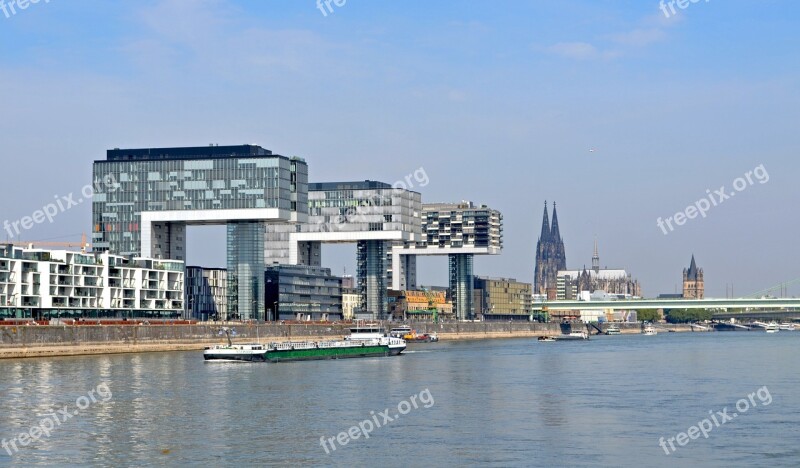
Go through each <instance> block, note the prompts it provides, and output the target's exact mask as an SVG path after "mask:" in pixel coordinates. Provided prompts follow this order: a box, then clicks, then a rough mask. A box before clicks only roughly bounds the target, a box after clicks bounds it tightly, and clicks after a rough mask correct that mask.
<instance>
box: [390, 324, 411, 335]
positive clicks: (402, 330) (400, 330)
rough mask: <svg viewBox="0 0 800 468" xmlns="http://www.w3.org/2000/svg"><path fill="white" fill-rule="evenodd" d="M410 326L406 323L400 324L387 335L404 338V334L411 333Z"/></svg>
mask: <svg viewBox="0 0 800 468" xmlns="http://www.w3.org/2000/svg"><path fill="white" fill-rule="evenodd" d="M412 331H413V330H411V327H409V326H408V325H400V326H399V327H394V328H392V329H391V330H390V331H389V336H393V337H395V338H404V337H405V336H406V335H408V334H409V333H411V332H412Z"/></svg>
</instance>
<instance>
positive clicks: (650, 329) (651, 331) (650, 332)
mask: <svg viewBox="0 0 800 468" xmlns="http://www.w3.org/2000/svg"><path fill="white" fill-rule="evenodd" d="M642 333H644V335H645V336H654V335H657V334H658V332H657V331H656V327H654V326H652V325H649V324H648V325H646V326H645V327H644V331H643V332H642Z"/></svg>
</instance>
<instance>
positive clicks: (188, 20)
mask: <svg viewBox="0 0 800 468" xmlns="http://www.w3.org/2000/svg"><path fill="white" fill-rule="evenodd" d="M5 1H6V3H8V2H9V0H5ZM331 6H332V7H333V9H334V11H333V12H331V13H328V15H327V16H323V14H322V13H321V12H320V10H318V9H317V6H316V3H315V1H314V0H291V1H288V0H287V1H226V0H163V1H155V0H139V1H131V2H108V1H105V0H103V1H100V0H68V1H67V0H50V2H49V3H44V1H41V2H39V3H38V4H31V5H29V6H28V8H27V9H25V10H19V9H17V10H16V14H10V15H9V17H6V15H4V14H3V12H2V11H0V44H2V49H0V83H2V85H1V86H0V118H2V122H3V123H2V130H0V148H2V150H1V151H2V164H0V175H1V176H2V179H0V180H2V195H3V196H2V200H3V201H2V205H1V206H2V209H1V210H0V222H2V221H3V220H6V219H8V220H12V221H13V220H18V219H20V218H21V217H23V216H26V215H30V214H31V213H32V212H33V211H34V210H36V209H39V208H40V207H42V206H43V205H45V204H47V203H50V201H52V200H53V198H54V196H65V195H67V194H69V193H70V192H75V193H77V192H79V191H80V190H81V187H83V186H84V185H85V184H86V183H88V182H89V181H90V178H91V171H92V168H91V162H92V161H93V160H95V159H102V158H104V157H105V150H106V149H108V148H113V147H148V146H151V147H152V146H189V145H206V144H209V143H219V144H221V145H222V144H242V143H255V144H259V145H261V146H264V147H265V148H269V149H271V150H273V151H275V152H277V153H280V154H285V155H289V156H291V155H297V156H301V157H304V158H306V160H307V161H308V162H309V164H310V171H311V179H312V181H330V180H343V179H347V180H363V179H374V180H383V181H386V182H390V183H391V182H394V181H396V180H398V179H401V178H403V177H405V176H406V175H408V174H409V173H411V172H412V171H414V170H416V169H418V168H420V167H424V168H425V171H426V172H427V174H428V176H429V178H430V184H429V185H428V186H427V187H424V188H423V189H421V191H422V193H423V200H424V201H428V202H432V201H459V200H462V199H469V200H474V201H475V202H478V203H486V204H489V205H490V206H492V207H494V208H497V209H499V210H501V211H502V212H503V214H504V216H505V250H504V253H503V255H502V256H500V257H492V258H481V259H479V260H478V261H477V262H476V273H478V274H483V275H492V276H507V277H508V276H510V277H516V278H517V279H520V280H524V281H529V282H530V281H532V280H533V265H534V248H535V242H536V237H537V236H538V233H539V227H540V223H541V216H542V204H543V202H544V200H545V199H546V200H548V201H552V200H556V201H557V202H558V206H559V221H560V224H561V232H562V234H563V236H564V240H565V242H566V248H567V263H568V266H569V267H570V268H580V267H582V266H583V265H584V264H586V265H589V264H590V263H591V255H592V244H593V238H594V237H595V236H597V238H598V241H599V244H600V256H601V263H602V264H603V265H608V266H609V267H621V268H626V269H628V270H629V271H631V272H632V273H633V274H634V276H636V277H638V278H639V279H640V280H641V282H642V284H643V286H644V291H645V293H646V294H647V295H655V294H657V293H659V292H672V291H673V290H674V288H675V287H676V285H678V284H679V283H680V280H681V271H682V269H683V268H684V267H686V266H688V263H689V259H690V257H691V255H692V253H694V254H695V255H696V257H697V260H698V263H699V265H700V266H701V267H703V268H705V274H706V289H707V291H708V293H710V294H711V295H715V296H724V295H725V291H726V284H730V283H733V284H734V288H735V292H736V293H737V295H738V294H744V293H751V292H755V291H757V290H760V289H762V288H765V287H769V286H773V285H775V284H777V283H779V282H781V281H786V280H790V279H793V278H797V277H800V268H798V266H799V265H800V255H799V254H798V249H797V238H798V230H800V222H798V206H797V204H798V175H800V162H798V155H800V151H799V150H800V142H799V141H798V139H799V138H800V131H799V130H800V54H799V53H798V47H799V46H800V33H798V27H797V25H798V21H799V20H800V4H799V3H797V2H796V1H790V0H783V1H779V0H764V1H758V2H754V1H749V0H747V1H746V0H725V1H711V2H700V3H695V4H690V5H689V6H688V8H686V9H685V10H682V11H681V10H677V13H678V14H676V15H673V16H671V17H670V18H666V16H665V15H664V14H663V13H662V12H661V10H660V9H659V3H658V1H657V0H635V1H633V0H631V1H616V0H615V1H611V0H607V1H604V0H558V1H474V0H465V1H436V2H432V1H408V0H406V1H375V0H372V1H369V2H367V1H363V0H361V1H359V0H347V2H346V3H345V4H344V6H341V7H336V6H334V5H333V4H331ZM591 149H594V151H590V150H591ZM761 165H763V168H764V170H765V171H766V173H768V174H769V181H768V182H766V183H763V184H762V183H760V181H759V179H756V178H755V177H753V176H751V180H753V182H754V183H753V185H751V186H748V187H747V188H746V189H744V190H743V191H741V192H739V193H737V194H736V196H735V197H733V198H730V199H727V200H725V201H724V203H722V204H720V205H719V206H716V207H712V208H711V209H710V210H709V211H708V213H707V217H706V218H702V217H697V218H695V219H691V220H688V222H686V223H685V224H684V225H682V226H674V227H675V230H674V232H669V231H668V232H669V234H668V235H665V234H664V233H663V231H662V229H661V228H659V227H658V225H657V222H656V220H657V219H658V218H659V217H662V218H667V217H669V216H674V215H675V213H676V212H678V211H683V210H685V208H686V207H687V206H688V205H690V204H694V203H695V202H697V201H698V200H699V199H701V198H703V197H706V196H707V194H706V190H707V189H710V190H711V191H712V192H713V191H715V190H718V189H719V188H720V187H721V186H726V187H727V190H728V191H729V192H732V191H733V189H732V186H733V183H734V180H735V179H736V178H737V177H740V176H743V175H744V174H745V173H746V172H748V171H752V170H754V168H756V167H758V166H761ZM762 174H763V171H762ZM760 180H764V179H760ZM690 214H691V213H690ZM90 231H91V205H90V204H89V203H84V204H82V205H80V206H77V207H73V208H71V209H70V210H68V211H67V212H65V213H62V214H59V215H58V217H57V218H56V219H55V222H53V223H52V224H51V223H43V224H40V225H37V226H35V227H34V228H33V229H31V230H30V231H27V232H26V233H25V237H26V238H27V239H47V238H55V237H65V236H66V237H71V238H72V239H76V240H77V239H79V237H80V233H81V232H87V233H89V232H90ZM192 234H193V236H192V240H191V244H190V248H193V249H194V250H193V251H192V253H191V254H190V261H191V262H192V263H196V264H206V265H219V264H223V263H224V244H223V237H222V235H221V234H220V231H219V230H218V229H211V230H210V231H209V230H207V229H206V230H203V229H194V230H192ZM2 237H3V238H5V233H3V236H2ZM325 254H326V260H327V261H326V262H325V263H326V266H329V267H331V268H334V270H335V271H336V272H337V273H341V270H342V267H343V266H345V265H349V266H348V270H349V271H351V272H352V268H353V265H354V259H353V257H354V255H355V249H354V248H349V247H348V248H342V247H336V248H326V249H325ZM420 270H421V271H420V274H421V278H422V280H423V282H425V283H431V282H435V283H438V284H446V281H447V280H446V261H444V260H443V259H440V260H436V261H425V262H422V263H421V268H420ZM790 292H791V293H792V294H800V287H793V288H791V289H790Z"/></svg>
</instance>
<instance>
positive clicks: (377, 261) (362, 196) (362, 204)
mask: <svg viewBox="0 0 800 468" xmlns="http://www.w3.org/2000/svg"><path fill="white" fill-rule="evenodd" d="M308 190H309V191H308V220H307V222H305V223H300V224H294V225H292V224H284V225H280V224H269V225H267V227H266V228H267V235H266V242H265V252H266V261H267V264H271V263H278V264H288V265H292V264H299V265H310V266H321V265H322V258H321V256H322V247H321V246H322V244H324V243H354V244H357V269H358V272H357V273H358V276H357V280H356V288H357V290H358V293H359V295H360V297H361V299H360V301H359V309H360V310H361V312H362V313H363V314H368V313H369V314H371V315H372V316H373V317H375V318H385V317H387V315H388V301H387V289H388V286H389V284H390V282H389V277H390V276H389V275H390V273H391V268H390V267H389V265H390V260H391V258H390V257H389V255H390V251H391V243H392V242H404V241H414V240H416V239H417V238H418V237H419V235H420V233H421V217H420V214H421V212H422V196H421V195H420V194H419V193H417V192H412V191H409V190H405V189H400V188H394V187H392V185H390V184H387V183H384V182H377V181H371V180H366V181H360V182H322V183H311V184H309V185H308Z"/></svg>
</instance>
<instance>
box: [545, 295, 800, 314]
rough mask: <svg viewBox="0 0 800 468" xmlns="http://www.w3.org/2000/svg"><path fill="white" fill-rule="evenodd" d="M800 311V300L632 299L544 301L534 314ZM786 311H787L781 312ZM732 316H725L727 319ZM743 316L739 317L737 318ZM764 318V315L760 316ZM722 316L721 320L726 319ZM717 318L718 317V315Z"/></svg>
mask: <svg viewBox="0 0 800 468" xmlns="http://www.w3.org/2000/svg"><path fill="white" fill-rule="evenodd" d="M792 308H797V309H799V310H800V298H764V299H753V298H736V299H631V300H619V301H545V302H535V303H534V304H533V312H534V313H537V312H548V313H552V312H555V311H571V310H643V309H668V310H669V309H710V310H721V311H727V310H728V309H749V310H753V309H757V310H771V311H773V312H774V311H775V310H776V309H792ZM780 312H785V311H780ZM732 314H733V313H732V312H731V313H730V314H728V315H726V317H727V318H730V316H731V315H732ZM734 316H737V317H738V316H740V315H734ZM761 316H763V315H761ZM726 317H720V318H726ZM715 318H716V316H715Z"/></svg>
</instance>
